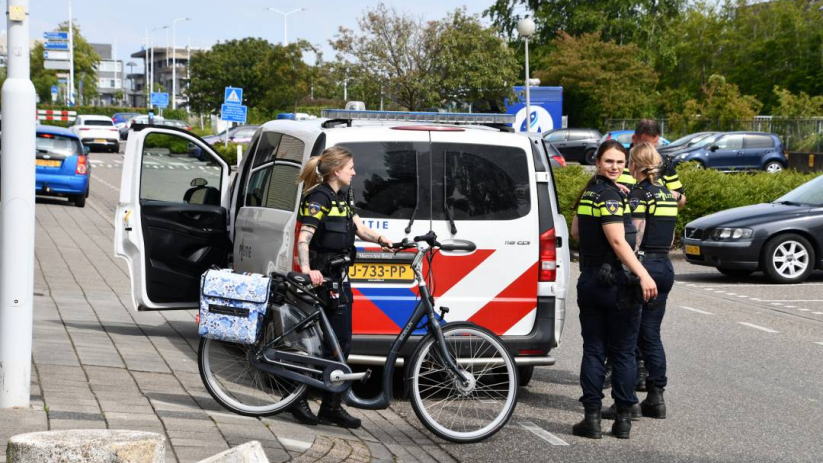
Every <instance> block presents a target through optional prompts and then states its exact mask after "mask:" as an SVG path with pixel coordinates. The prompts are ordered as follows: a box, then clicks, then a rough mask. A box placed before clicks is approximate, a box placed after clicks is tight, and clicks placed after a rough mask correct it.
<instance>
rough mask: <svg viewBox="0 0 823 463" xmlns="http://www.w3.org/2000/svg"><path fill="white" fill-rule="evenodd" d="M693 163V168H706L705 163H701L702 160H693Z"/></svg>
mask: <svg viewBox="0 0 823 463" xmlns="http://www.w3.org/2000/svg"><path fill="white" fill-rule="evenodd" d="M694 163H695V168H697V169H705V168H706V164H703V161H695V162H694Z"/></svg>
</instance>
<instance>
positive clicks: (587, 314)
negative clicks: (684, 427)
mask: <svg viewBox="0 0 823 463" xmlns="http://www.w3.org/2000/svg"><path fill="white" fill-rule="evenodd" d="M598 269H599V268H598V267H585V268H583V271H582V273H581V275H580V279H579V280H578V281H577V305H578V307H579V308H580V329H581V332H582V335H583V361H582V363H581V365H580V387H581V388H582V389H583V396H582V397H581V398H580V402H582V403H583V404H584V405H592V406H598V407H599V406H601V404H602V401H603V380H604V377H605V374H606V367H605V361H606V357H608V358H609V363H610V364H611V365H612V398H613V399H614V401H615V403H617V404H618V405H631V404H635V403H637V396H636V395H635V393H634V385H635V381H636V376H637V364H636V363H635V362H636V359H635V347H636V346H637V335H638V331H639V326H640V303H638V304H637V305H636V306H635V307H630V308H623V309H618V304H617V302H618V297H619V292H620V290H621V287H625V285H626V284H627V282H626V278H625V276H624V275H623V274H622V271H621V272H618V275H619V278H618V282H617V284H616V285H615V286H612V287H604V286H601V285H599V284H598V282H597V272H598Z"/></svg>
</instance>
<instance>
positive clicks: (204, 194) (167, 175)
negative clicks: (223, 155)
mask: <svg viewBox="0 0 823 463" xmlns="http://www.w3.org/2000/svg"><path fill="white" fill-rule="evenodd" d="M190 143H191V139H189V138H186V137H184V136H182V135H178V134H166V133H150V134H148V135H147V136H146V140H145V142H144V143H143V153H142V165H141V169H140V170H141V172H140V199H141V200H149V201H166V202H172V203H189V204H208V205H218V206H219V205H220V182H221V178H222V177H221V171H222V167H221V166H220V164H219V163H217V161H215V160H214V159H213V158H212V156H211V155H210V154H207V153H204V154H205V157H206V161H197V162H194V163H191V166H192V169H188V168H186V169H181V168H179V167H178V166H179V162H180V158H185V157H186V156H188V153H189V144H190ZM187 165H188V163H187ZM195 167H199V169H195ZM195 180H196V182H195Z"/></svg>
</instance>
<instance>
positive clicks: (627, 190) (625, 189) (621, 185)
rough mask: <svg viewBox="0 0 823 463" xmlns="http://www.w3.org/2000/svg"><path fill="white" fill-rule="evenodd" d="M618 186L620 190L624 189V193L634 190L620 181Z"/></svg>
mask: <svg viewBox="0 0 823 463" xmlns="http://www.w3.org/2000/svg"><path fill="white" fill-rule="evenodd" d="M617 188H619V189H620V191H622V192H623V194H625V195H627V194H629V193H631V192H632V190H630V189H629V187H627V186H626V185H623V184H622V183H618V184H617Z"/></svg>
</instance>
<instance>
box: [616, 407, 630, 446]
mask: <svg viewBox="0 0 823 463" xmlns="http://www.w3.org/2000/svg"><path fill="white" fill-rule="evenodd" d="M631 431H632V407H631V406H629V405H618V406H617V419H615V420H614V424H612V436H614V437H616V438H618V439H628V438H629V434H630V433H631Z"/></svg>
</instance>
